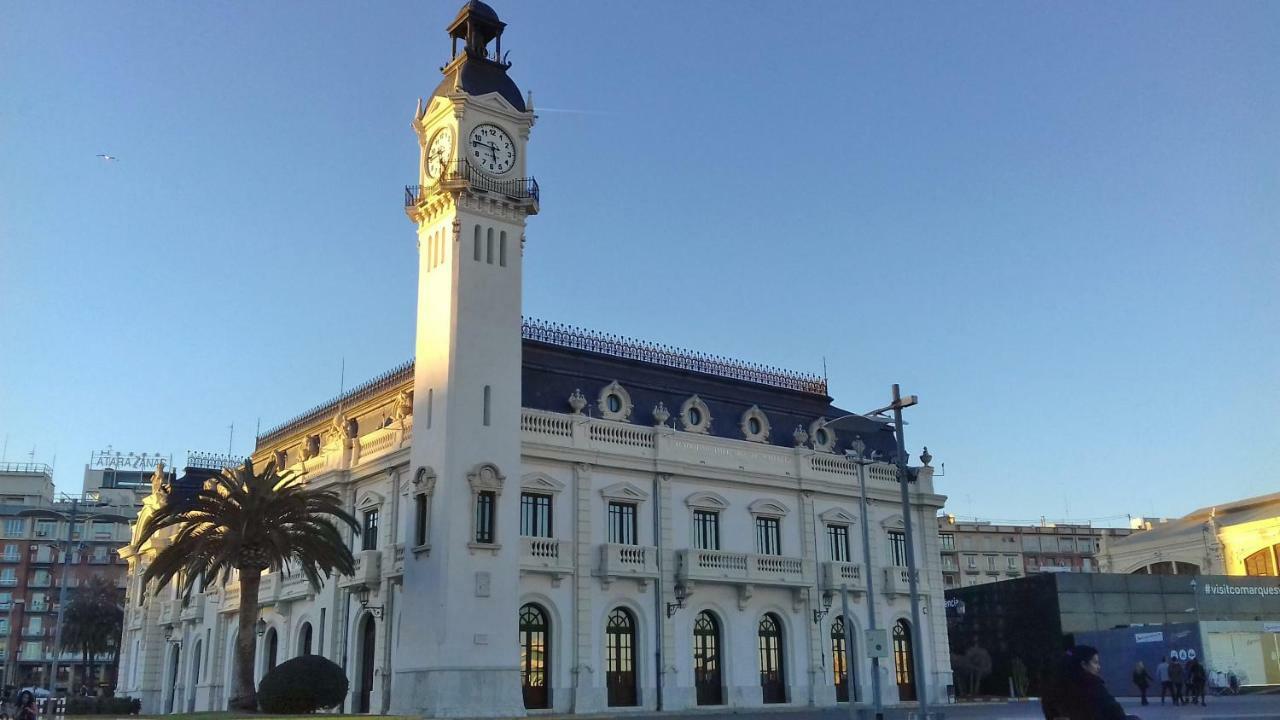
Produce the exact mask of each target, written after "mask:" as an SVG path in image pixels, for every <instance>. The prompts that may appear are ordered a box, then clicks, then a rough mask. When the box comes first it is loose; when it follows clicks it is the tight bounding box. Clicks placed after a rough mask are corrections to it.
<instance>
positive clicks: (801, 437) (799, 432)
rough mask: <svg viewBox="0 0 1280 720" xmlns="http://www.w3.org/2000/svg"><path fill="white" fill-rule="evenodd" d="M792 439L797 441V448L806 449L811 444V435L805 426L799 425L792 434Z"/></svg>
mask: <svg viewBox="0 0 1280 720" xmlns="http://www.w3.org/2000/svg"><path fill="white" fill-rule="evenodd" d="M791 437H792V438H794V439H795V441H796V447H804V444H805V443H807V442H809V433H808V432H806V431H805V429H804V426H803V425H797V426H796V431H795V432H793V433H791Z"/></svg>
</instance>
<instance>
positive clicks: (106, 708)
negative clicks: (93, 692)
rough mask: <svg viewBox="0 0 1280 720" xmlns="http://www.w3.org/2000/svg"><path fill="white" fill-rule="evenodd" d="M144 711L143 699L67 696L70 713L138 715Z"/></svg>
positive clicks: (68, 711)
mask: <svg viewBox="0 0 1280 720" xmlns="http://www.w3.org/2000/svg"><path fill="white" fill-rule="evenodd" d="M141 711H142V701H141V700H139V699H137V698H131V697H124V696H122V697H79V696H73V697H69V698H67V714H68V715H137V714H138V713H139V712H141Z"/></svg>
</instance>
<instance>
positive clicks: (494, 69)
mask: <svg viewBox="0 0 1280 720" xmlns="http://www.w3.org/2000/svg"><path fill="white" fill-rule="evenodd" d="M461 57H462V61H461V62H459V63H457V64H455V65H452V66H450V67H449V68H447V69H446V71H445V75H444V79H443V80H441V81H440V84H439V85H437V86H436V89H435V90H434V91H433V92H432V93H431V96H432V97H436V96H444V95H448V94H450V93H452V92H453V90H454V83H455V78H457V77H458V75H459V74H460V75H461V76H462V77H461V85H462V89H463V91H465V92H466V93H467V94H469V95H485V94H488V93H491V92H496V93H498V94H499V95H501V96H502V97H503V98H504V99H505V100H506V101H507V102H509V103H511V105H512V107H514V108H515V109H516V110H519V111H520V112H524V110H525V106H524V97H522V96H521V95H520V88H518V87H516V83H515V81H514V80H512V79H511V77H510V76H508V75H507V67H508V66H507V65H506V64H504V63H500V62H494V61H493V60H488V59H484V58H476V57H470V56H468V55H467V54H466V53H463V54H462V56H461Z"/></svg>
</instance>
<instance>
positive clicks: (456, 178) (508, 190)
mask: <svg viewBox="0 0 1280 720" xmlns="http://www.w3.org/2000/svg"><path fill="white" fill-rule="evenodd" d="M437 185H438V186H441V187H445V188H456V187H459V186H467V187H471V188H474V189H476V190H486V191H488V192H492V193H497V194H498V195H505V196H507V197H509V198H511V199H513V200H532V201H533V202H534V203H537V202H538V201H539V200H540V199H541V195H540V192H539V189H538V181H537V180H535V179H534V178H531V177H526V178H505V179H504V178H495V177H492V176H489V175H486V174H485V173H482V172H480V171H479V170H477V169H475V168H474V167H472V165H471V163H470V162H468V161H467V160H466V158H459V159H457V160H452V161H450V162H449V163H448V164H446V165H445V167H444V170H443V171H441V173H440V177H439V178H438V179H437V181H436V185H406V186H405V188H404V206H405V207H415V206H416V205H418V204H419V203H420V202H422V200H423V199H424V198H425V197H426V194H427V193H429V192H431V190H432V189H433V188H435V187H437Z"/></svg>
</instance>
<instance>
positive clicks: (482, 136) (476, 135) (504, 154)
mask: <svg viewBox="0 0 1280 720" xmlns="http://www.w3.org/2000/svg"><path fill="white" fill-rule="evenodd" d="M467 140H468V142H467V148H466V149H467V151H468V155H467V157H468V158H469V159H470V161H471V164H472V165H473V166H474V167H477V168H480V169H481V170H484V171H486V172H490V173H493V174H494V175H501V174H503V173H505V172H507V171H509V170H510V169H511V168H513V167H515V165H516V144H515V142H513V141H512V140H511V136H510V135H508V134H507V133H506V131H505V130H503V129H502V128H500V127H498V126H497V125H489V124H487V123H486V124H484V125H477V126H475V128H474V129H472V131H471V136H470V137H469V138H467Z"/></svg>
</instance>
